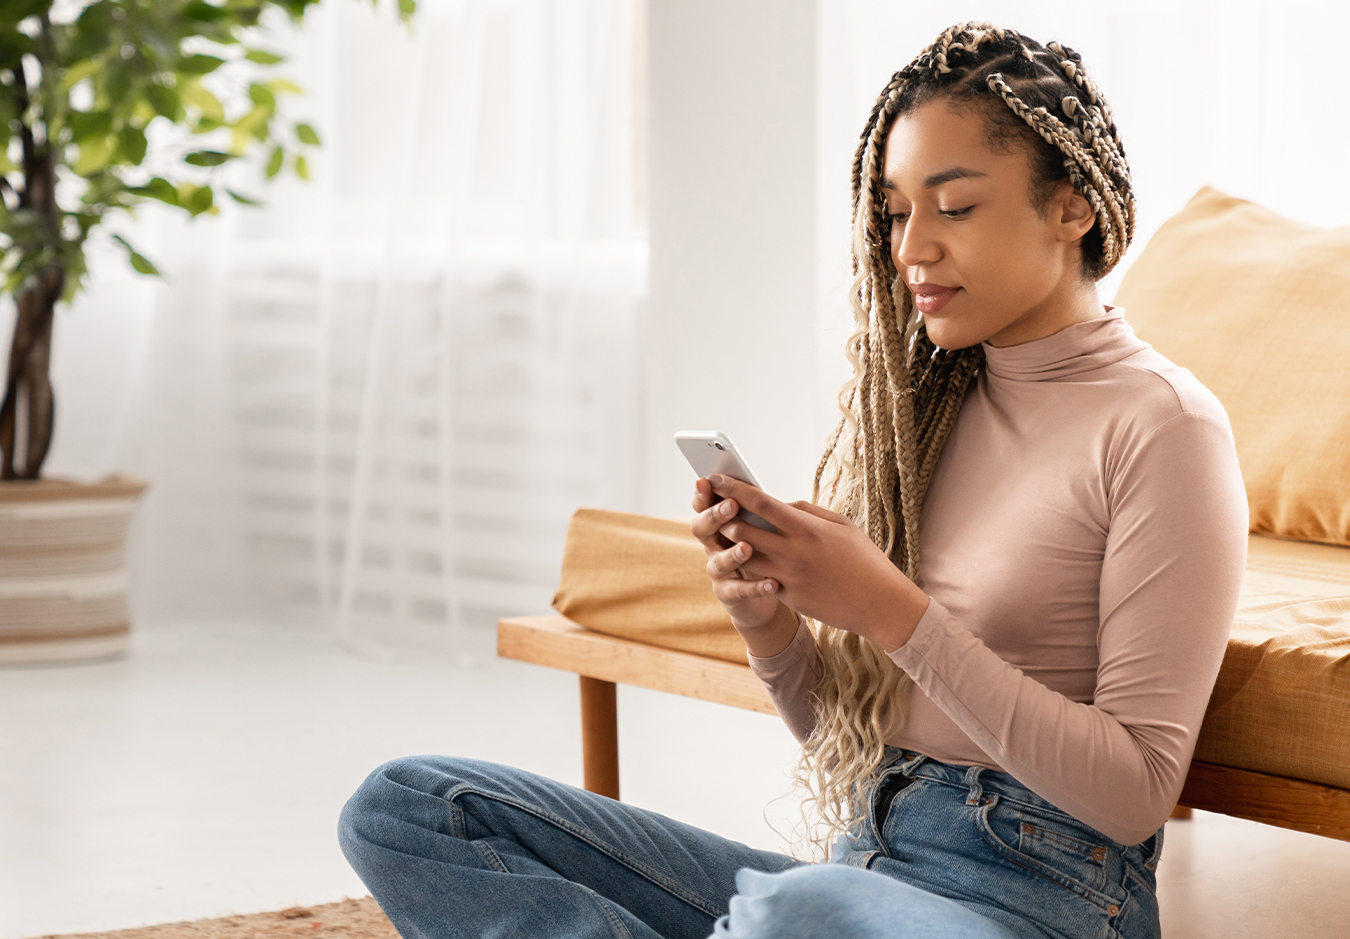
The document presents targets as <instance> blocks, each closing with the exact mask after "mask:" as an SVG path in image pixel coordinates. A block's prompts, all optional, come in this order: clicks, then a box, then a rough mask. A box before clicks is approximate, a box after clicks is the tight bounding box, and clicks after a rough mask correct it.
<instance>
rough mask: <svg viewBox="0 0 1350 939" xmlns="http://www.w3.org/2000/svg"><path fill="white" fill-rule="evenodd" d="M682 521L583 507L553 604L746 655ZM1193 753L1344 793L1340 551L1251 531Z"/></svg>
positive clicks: (571, 614)
mask: <svg viewBox="0 0 1350 939" xmlns="http://www.w3.org/2000/svg"><path fill="white" fill-rule="evenodd" d="M705 562H706V559H705V557H704V554H703V549H702V547H701V546H700V545H699V544H698V542H697V541H695V540H694V538H693V536H692V535H691V534H690V533H689V524H688V522H686V521H678V520H672V519H661V518H653V517H650V516H643V515H630V514H627V513H623V512H607V511H602V510H598V509H581V510H580V511H578V512H577V513H576V515H575V516H574V517H573V519H572V524H571V526H570V527H569V529H568V533H567V546H566V549H565V551H564V556H563V570H562V580H561V582H560V584H559V587H558V594H557V596H556V597H555V598H554V602H553V605H554V607H556V608H557V610H558V611H559V612H560V613H562V614H563V615H564V616H566V617H568V618H569V619H571V620H573V621H575V622H577V623H579V624H581V625H582V626H585V627H587V628H589V629H593V630H595V631H597V632H602V633H606V634H609V635H614V636H621V637H623V638H626V639H634V640H637V641H640V642H646V643H649V644H651V645H656V646H661V647H663V648H669V649H677V650H680V651H683V652H693V653H696V654H698V655H706V656H710V657H713V658H719V659H725V660H727V661H733V662H741V663H745V661H746V657H745V645H744V643H742V642H741V640H740V637H739V636H738V635H737V634H736V632H735V630H734V629H732V627H731V621H730V620H729V619H728V618H727V616H726V614H725V613H724V612H723V611H722V608H721V605H720V604H719V603H718V602H717V600H716V598H715V597H713V594H712V589H711V587H710V585H709V583H708V579H707V573H706V572H705V570H704V565H705ZM1195 758H1196V759H1197V760H1204V761H1206V762H1210V763H1220V764H1223V765H1226V766H1235V767H1238V768H1241V769H1250V770H1256V771H1258V772H1263V773H1273V774H1275V775H1279V776H1292V777H1294V778H1296V779H1305V780H1309V781H1311V782H1317V783H1322V784H1325V785H1331V786H1339V787H1342V788H1346V789H1350V548H1347V547H1334V546H1330V545H1319V544H1311V543H1307V542H1300V541H1284V540H1281V539H1278V538H1271V537H1265V536H1261V535H1252V536H1251V540H1250V545H1249V548H1248V561H1247V575H1246V578H1245V580H1244V583H1243V590H1242V599H1241V602H1240V605H1239V612H1238V615H1237V617H1236V622H1235V623H1234V625H1233V634H1232V638H1231V639H1230V640H1229V643H1228V652H1227V654H1226V656H1225V658H1224V662H1223V667H1222V669H1221V670H1220V672H1219V679H1218V682H1217V684H1216V685H1215V689H1214V694H1213V696H1212V698H1211V700H1210V705H1209V711H1208V713H1207V714H1206V717H1205V723H1204V726H1203V727H1202V729H1201V731H1200V740H1199V743H1198V744H1197V747H1196V751H1195Z"/></svg>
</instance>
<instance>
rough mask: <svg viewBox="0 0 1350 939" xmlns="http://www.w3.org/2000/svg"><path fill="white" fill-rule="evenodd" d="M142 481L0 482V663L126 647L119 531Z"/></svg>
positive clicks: (91, 655)
mask: <svg viewBox="0 0 1350 939" xmlns="http://www.w3.org/2000/svg"><path fill="white" fill-rule="evenodd" d="M143 491H145V483H144V482H143V481H142V480H139V479H132V478H129V477H125V476H114V477H110V478H108V479H105V480H102V481H100V482H96V483H77V482H70V481H67V480H60V479H41V480H37V481H34V482H27V481H9V480H6V481H4V482H0V665H38V664H53V663H60V662H75V661H81V660H91V659H107V658H113V657H116V656H118V655H121V654H123V653H125V652H126V650H127V645H128V642H129V641H130V635H131V622H130V618H129V616H128V613H127V564H126V537H127V527H128V525H129V524H130V522H131V514H132V512H133V511H134V510H135V508H136V503H137V501H138V500H139V499H140V495H141V493H142V492H143Z"/></svg>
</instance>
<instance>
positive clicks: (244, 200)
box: [225, 189, 262, 205]
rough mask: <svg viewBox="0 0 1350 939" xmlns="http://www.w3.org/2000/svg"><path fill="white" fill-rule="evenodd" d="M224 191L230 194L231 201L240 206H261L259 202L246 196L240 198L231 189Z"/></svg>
mask: <svg viewBox="0 0 1350 939" xmlns="http://www.w3.org/2000/svg"><path fill="white" fill-rule="evenodd" d="M225 191H226V192H228V193H229V194H230V198H231V199H233V200H234V201H235V202H238V203H239V204H240V205H262V203H261V202H259V201H258V200H257V199H250V198H249V197H248V196H241V195H240V194H239V193H237V192H235V191H234V190H233V189H226V190H225Z"/></svg>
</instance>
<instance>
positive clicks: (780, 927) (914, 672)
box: [341, 23, 1247, 939]
mask: <svg viewBox="0 0 1350 939" xmlns="http://www.w3.org/2000/svg"><path fill="white" fill-rule="evenodd" d="M853 169H854V185H853V194H854V245H853V250H854V270H855V279H854V289H853V291H852V301H853V309H854V314H855V318H856V320H857V324H858V329H857V332H856V333H855V334H854V336H853V338H852V339H851V340H850V343H849V354H850V357H851V359H852V361H853V364H854V369H855V372H854V377H853V379H852V380H851V381H850V382H849V383H848V385H846V386H845V388H844V391H843V392H842V393H841V396H840V405H841V408H842V410H843V419H842V420H841V421H840V424H839V427H838V428H837V430H836V431H835V433H834V434H833V435H832V437H831V440H830V442H829V445H828V447H827V449H826V453H825V457H824V459H822V461H821V464H820V467H819V468H818V470H817V473H816V487H815V493H814V496H813V502H812V503H805V502H797V503H792V504H790V505H788V504H784V503H781V502H779V501H777V500H775V499H773V498H771V497H769V496H768V495H766V494H764V493H762V492H760V491H759V490H757V489H754V488H753V487H750V486H748V485H746V484H744V483H739V482H737V481H735V480H731V479H728V478H724V477H718V476H714V477H711V478H709V479H706V480H703V479H700V480H699V481H698V482H697V484H696V492H695V497H694V503H693V505H694V509H695V511H696V512H697V513H698V515H697V517H696V518H695V519H694V521H693V523H692V529H693V531H694V534H695V535H696V536H697V537H698V538H699V539H700V540H701V541H702V542H703V544H704V546H705V548H706V550H707V552H708V558H709V560H708V570H709V573H710V575H711V577H712V581H713V588H714V591H715V592H716V594H717V596H718V598H719V599H720V600H721V602H722V603H723V604H724V606H725V607H726V609H727V611H728V612H729V614H730V615H731V618H732V622H733V623H734V624H735V626H736V628H737V630H738V631H739V632H740V633H741V635H742V636H743V637H744V638H745V641H746V645H747V647H748V648H749V651H750V654H751V660H750V661H751V666H752V667H753V669H754V670H755V672H756V674H758V675H759V676H760V678H761V679H763V681H764V682H765V684H766V686H767V687H768V690H769V692H770V695H771V696H772V697H773V699H774V703H775V704H776V706H777V708H778V711H779V713H780V714H781V715H782V716H783V719H784V720H785V721H786V722H787V724H788V726H789V728H790V729H791V730H792V731H793V733H794V734H795V735H796V736H797V737H798V739H799V740H801V741H802V743H803V760H802V765H801V767H800V772H799V781H800V782H802V783H803V785H805V786H806V788H807V790H808V792H809V793H810V796H811V798H809V799H808V800H807V805H808V806H811V807H814V808H815V810H816V813H817V815H818V816H819V820H820V821H823V823H824V826H823V827H824V828H825V829H826V832H827V836H832V837H833V843H832V845H831V851H830V858H829V860H830V862H831V863H828V864H812V865H806V864H802V863H801V862H799V861H797V860H796V859H794V858H791V857H788V856H786V855H780V854H774V853H772V852H764V851H756V850H752V849H750V848H748V847H746V846H744V845H741V844H737V843H735V842H730V841H727V840H726V839H722V838H719V837H717V836H716V835H713V834H711V833H708V832H703V831H700V830H698V829H694V828H691V827H689V826H686V825H682V824H680V823H679V822H675V821H672V820H670V819H667V818H664V817H662V816H659V815H656V814H654V813H650V812H645V811H642V810H639V809H635V808H632V807H629V806H624V805H622V804H620V803H615V802H612V801H610V800H607V799H604V798H602V797H599V796H595V795H593V794H590V793H584V792H580V791H578V790H576V789H573V788H571V787H567V786H563V785H561V784H559V783H556V782H553V781H551V780H547V779H543V778H541V777H538V776H535V775H532V774H529V773H524V772H522V771H519V770H514V769H511V768H508V767H501V766H495V765H492V764H486V763H481V762H477V761H472V760H464V759H450V758H438V757H420V758H413V759H408V760H401V761H396V762H394V763H391V764H388V765H386V766H384V767H381V768H380V769H379V770H377V771H376V772H375V773H374V774H372V776H371V777H370V779H368V780H367V782H366V783H365V784H364V785H363V787H362V789H361V790H360V791H359V792H358V793H357V795H356V796H354V797H353V799H352V801H351V802H350V803H349V804H348V807H347V809H346V810H345V811H344V814H343V820H342V826H341V835H342V840H343V845H344V848H345V850H346V851H347V855H348V857H349V858H350V859H351V861H352V863H353V865H354V866H355V867H356V869H357V870H358V872H359V873H360V874H361V876H362V877H363V878H364V879H365V881H366V883H367V885H368V886H370V888H371V890H372V892H373V893H374V894H375V896H376V898H377V899H378V900H379V901H380V903H381V905H382V906H383V907H384V909H385V910H386V912H387V913H388V914H389V916H390V918H391V919H392V920H393V922H394V924H395V925H396V926H397V927H398V928H399V930H400V931H401V932H402V933H403V934H404V935H405V936H436V937H449V936H482V935H493V936H498V935H500V936H555V937H573V936H622V937H628V936H633V937H656V936H664V937H686V936H687V937H703V936H707V935H708V934H709V933H710V932H712V933H714V934H715V935H718V936H735V937H746V939H748V937H769V936H772V937H778V939H784V937H798V936H801V937H805V936H832V937H833V936H840V937H858V939H863V937H867V939H872V937H876V939H881V937H892V936H910V935H913V936H933V937H958V936H959V937H966V936H969V937H1047V936H1049V937H1063V939H1077V937H1088V936H1093V937H1095V936H1104V937H1105V936H1121V937H1130V939H1134V937H1156V936H1158V935H1159V923H1158V908H1157V902H1156V898H1155V894H1154V888H1155V879H1154V871H1155V869H1156V866H1157V862H1158V858H1159V854H1160V851H1161V848H1162V825H1163V822H1164V820H1165V819H1166V818H1167V815H1168V813H1169V811H1170V809H1171V808H1172V806H1173V805H1174V804H1175V803H1176V799H1177V796H1178V794H1179V792H1180V789H1181V784H1182V781H1183V779H1184V776H1185V773H1186V769H1187V766H1188V764H1189V761H1190V756H1191V752H1192V750H1193V748H1194V744H1195V739H1196V735H1197V734H1198V732H1199V727H1200V720H1201V718H1202V716H1203V714H1204V709H1205V704H1206V701H1207V700H1208V696H1209V692H1210V690H1211V688H1212V685H1213V682H1214V678H1215V676H1216V674H1217V672H1218V667H1219V663H1220V660H1221V658H1222V655H1223V650H1224V646H1225V640H1226V637H1227V630H1228V624H1229V623H1230V622H1231V618H1232V615H1233V613H1234V610H1235V608H1236V604H1237V594H1238V587H1239V582H1240V579H1241V574H1242V569H1243V566H1244V564H1245V550H1246V531H1247V516H1246V499H1245V495H1244V491H1243V487H1242V481H1241V478H1240V476H1239V472H1238V466H1237V459H1236V454H1235V452H1234V448H1233V443H1232V436H1231V432H1230V430H1229V427H1228V423H1227V419H1226V416H1225V414H1224V411H1223V408H1222V407H1221V405H1220V404H1219V403H1218V401H1217V400H1216V399H1215V398H1214V397H1213V396H1212V395H1211V394H1209V392H1208V391H1206V389H1205V388H1204V387H1203V386H1201V385H1200V384H1199V383H1198V382H1197V381H1196V380H1195V378H1194V377H1193V376H1191V375H1190V373H1189V372H1187V371H1185V370H1184V369H1180V368H1178V367H1176V366H1175V365H1173V364H1172V363H1170V362H1168V361H1167V360H1166V359H1165V358H1163V357H1162V356H1160V355H1158V354H1157V353H1156V352H1155V351H1153V350H1152V349H1151V348H1150V347H1149V346H1148V345H1147V344H1146V343H1144V342H1141V341H1140V340H1138V339H1137V338H1136V337H1135V336H1134V334H1133V332H1132V331H1131V330H1130V328H1129V326H1128V324H1127V323H1126V322H1125V320H1124V319H1123V317H1122V314H1121V311H1119V310H1113V309H1110V308H1104V307H1103V306H1102V304H1101V302H1100V301H1099V299H1098V298H1097V293H1096V286H1095V285H1096V281H1097V280H1098V279H1099V278H1100V277H1102V276H1104V275H1105V274H1106V273H1107V272H1108V271H1109V270H1110V269H1111V268H1112V267H1113V266H1114V265H1115V264H1116V263H1117V262H1118V261H1119V259H1120V257H1121V255H1122V254H1123V253H1124V251H1125V249H1126V247H1127V246H1128V244H1129V241H1130V237H1131V234H1132V230H1133V224H1134V201H1133V196H1132V195H1131V191H1130V180H1129V170H1128V167H1127V165H1126V163H1125V157H1124V152H1123V150H1122V148H1121V145H1120V141H1119V137H1118V135H1117V132H1116V128H1115V125H1114V123H1113V121H1112V118H1111V112H1110V110H1109V109H1108V107H1107V105H1106V102H1105V101H1104V100H1103V99H1102V97H1101V95H1100V93H1099V92H1098V90H1097V89H1096V87H1095V86H1094V85H1093V84H1092V82H1091V81H1090V80H1089V79H1088V78H1087V76H1086V74H1085V73H1084V71H1083V69H1082V65H1081V60H1080V59H1079V57H1078V56H1077V55H1076V54H1075V53H1073V52H1072V51H1071V50H1068V49H1066V48H1064V47H1062V46H1059V45H1057V44H1055V43H1051V44H1050V45H1049V46H1041V45H1040V44H1038V43H1036V42H1033V41H1032V40H1029V39H1027V38H1025V37H1023V36H1021V35H1019V34H1018V33H1016V32H1013V31H1011V30H1002V29H998V28H995V27H992V26H988V25H986V24H974V23H971V24H965V25H962V26H957V27H953V28H952V29H949V30H947V31H946V32H944V33H943V34H942V35H941V36H940V37H938V39H937V41H936V42H935V43H934V44H933V45H932V46H930V47H929V48H928V49H926V50H924V51H923V52H922V53H921V54H920V55H919V56H918V57H917V58H916V59H915V60H914V61H913V62H912V63H910V65H908V66H906V67H905V68H904V69H902V70H901V71H900V72H897V73H896V75H895V76H894V77H893V78H892V79H891V81H890V82H889V83H888V84H887V86H886V88H885V89H883V91H882V93H881V96H880V97H879V99H878V100H877V103H876V106H875V107H874V109H873V111H872V114H871V116H870V118H869V120H868V123H867V126H866V128H865V129H864V132H863V136H862V141H861V143H860V146H859V148H858V152H857V156H856V158H855V161H854V168H853ZM826 492H828V498H827V500H826V501H828V504H829V505H830V506H831V507H832V509H833V511H831V510H827V509H825V508H823V507H820V506H819V505H816V504H814V503H816V502H820V501H822V498H821V497H822V495H823V494H825V493H826ZM742 506H744V507H745V508H746V509H748V510H750V511H753V512H755V513H757V514H759V515H761V516H763V517H764V518H766V519H768V520H769V521H771V522H773V523H774V525H775V526H776V527H777V528H778V529H779V531H778V532H777V533H776V534H775V533H768V532H765V531H762V530H759V529H756V528H753V527H751V526H748V525H746V524H744V523H742V522H740V521H738V520H737V518H736V513H737V512H738V511H739V509H740V507H742ZM921 561H922V563H920V562H921ZM821 840H824V839H821Z"/></svg>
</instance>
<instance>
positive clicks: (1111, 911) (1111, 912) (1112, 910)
mask: <svg viewBox="0 0 1350 939" xmlns="http://www.w3.org/2000/svg"><path fill="white" fill-rule="evenodd" d="M1119 913H1120V907H1118V906H1116V905H1115V904H1114V903H1112V904H1111V905H1110V906H1108V907H1107V908H1106V915H1107V916H1116V915H1118V914H1119Z"/></svg>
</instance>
